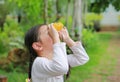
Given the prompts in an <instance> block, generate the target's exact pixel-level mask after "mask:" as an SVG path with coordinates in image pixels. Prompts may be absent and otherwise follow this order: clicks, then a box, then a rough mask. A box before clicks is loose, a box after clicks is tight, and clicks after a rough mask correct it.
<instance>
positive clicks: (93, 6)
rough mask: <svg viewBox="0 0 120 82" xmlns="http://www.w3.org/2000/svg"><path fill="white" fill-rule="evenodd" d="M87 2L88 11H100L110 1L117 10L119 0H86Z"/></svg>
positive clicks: (119, 7) (119, 6)
mask: <svg viewBox="0 0 120 82" xmlns="http://www.w3.org/2000/svg"><path fill="white" fill-rule="evenodd" d="M86 1H88V2H89V5H88V10H89V11H90V12H96V13H100V12H103V11H104V10H105V8H106V7H107V6H108V5H109V4H110V3H111V4H112V5H114V6H115V8H116V9H117V10H119V9H120V5H119V0H86Z"/></svg>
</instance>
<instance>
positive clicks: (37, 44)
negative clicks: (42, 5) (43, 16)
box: [25, 25, 53, 56]
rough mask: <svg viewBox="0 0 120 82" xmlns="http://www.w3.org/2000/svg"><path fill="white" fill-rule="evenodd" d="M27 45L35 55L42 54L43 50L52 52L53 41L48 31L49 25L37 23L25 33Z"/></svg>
mask: <svg viewBox="0 0 120 82" xmlns="http://www.w3.org/2000/svg"><path fill="white" fill-rule="evenodd" d="M25 45H26V47H27V48H28V50H29V52H30V54H32V55H33V56H37V55H38V56H40V54H39V53H40V52H42V51H49V52H50V51H51V49H52V45H53V41H52V38H51V37H50V35H49V33H48V26H47V25H37V26H34V27H33V28H31V29H30V30H29V31H28V32H27V33H26V35H25Z"/></svg>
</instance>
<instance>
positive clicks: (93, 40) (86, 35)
mask: <svg viewBox="0 0 120 82" xmlns="http://www.w3.org/2000/svg"><path fill="white" fill-rule="evenodd" d="M82 43H83V45H84V47H85V48H86V50H93V51H94V50H96V51H97V49H98V48H99V38H98V36H97V34H96V33H95V32H92V30H90V29H83V31H82Z"/></svg>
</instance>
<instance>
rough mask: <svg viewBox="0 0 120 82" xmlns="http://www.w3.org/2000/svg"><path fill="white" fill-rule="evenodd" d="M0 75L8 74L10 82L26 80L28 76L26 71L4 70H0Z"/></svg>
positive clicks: (23, 81)
mask: <svg viewBox="0 0 120 82" xmlns="http://www.w3.org/2000/svg"><path fill="white" fill-rule="evenodd" d="M0 75H3V76H6V77H7V78H8V82H25V79H26V78H27V74H26V73H18V72H6V71H3V70H0Z"/></svg>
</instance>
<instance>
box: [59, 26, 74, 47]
mask: <svg viewBox="0 0 120 82" xmlns="http://www.w3.org/2000/svg"><path fill="white" fill-rule="evenodd" d="M58 33H59V37H60V39H61V40H63V41H64V42H65V43H66V44H67V45H68V46H69V47H71V46H74V45H75V42H74V41H73V40H72V39H71V38H70V36H69V33H68V31H67V29H66V28H63V29H62V30H60V31H59V32H58Z"/></svg>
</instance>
